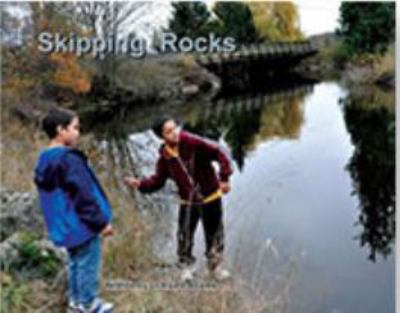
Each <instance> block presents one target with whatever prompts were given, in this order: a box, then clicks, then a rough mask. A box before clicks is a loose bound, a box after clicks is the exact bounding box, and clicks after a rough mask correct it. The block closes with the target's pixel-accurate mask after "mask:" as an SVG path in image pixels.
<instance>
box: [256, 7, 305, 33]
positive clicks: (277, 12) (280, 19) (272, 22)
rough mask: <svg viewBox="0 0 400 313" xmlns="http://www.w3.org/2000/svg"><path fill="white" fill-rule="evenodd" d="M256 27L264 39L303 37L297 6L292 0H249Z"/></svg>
mask: <svg viewBox="0 0 400 313" xmlns="http://www.w3.org/2000/svg"><path fill="white" fill-rule="evenodd" d="M248 6H249V8H250V11H251V13H252V16H253V21H254V25H255V28H256V29H257V31H258V33H259V34H260V35H261V36H262V37H263V39H264V40H268V41H277V40H279V41H293V40H299V39H302V38H303V35H302V33H301V31H300V26H299V15H298V11H297V7H296V5H295V4H294V3H292V2H249V4H248Z"/></svg>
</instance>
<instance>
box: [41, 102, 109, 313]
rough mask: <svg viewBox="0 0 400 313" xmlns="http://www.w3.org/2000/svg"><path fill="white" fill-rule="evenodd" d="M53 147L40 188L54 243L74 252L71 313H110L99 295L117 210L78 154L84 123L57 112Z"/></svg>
mask: <svg viewBox="0 0 400 313" xmlns="http://www.w3.org/2000/svg"><path fill="white" fill-rule="evenodd" d="M42 127H43V130H44V131H45V132H46V134H47V135H48V137H49V138H50V144H49V146H48V147H46V148H45V149H43V150H42V151H41V153H40V155H39V158H38V161H37V165H36V168H35V183H36V185H37V188H38V190H39V197H40V204H41V207H42V209H43V213H44V218H45V221H46V225H47V230H48V234H49V237H50V239H51V240H52V241H53V242H54V244H55V245H56V246H60V247H65V248H66V249H67V251H68V302H69V303H68V312H70V313H106V312H107V313H110V312H113V305H112V304H110V303H106V302H104V301H102V300H101V299H100V298H99V297H98V295H97V293H98V288H99V275H100V263H101V235H103V236H108V235H111V234H112V232H113V230H112V227H111V224H110V222H111V207H110V204H109V202H108V200H107V196H106V195H105V193H104V191H103V189H102V187H101V186H100V183H99V181H98V180H97V178H96V176H95V174H94V172H93V171H92V169H91V168H90V166H89V165H88V162H87V159H86V156H85V155H84V154H83V153H82V152H80V151H79V150H77V149H75V147H76V145H77V144H78V139H79V118H78V117H77V115H76V114H75V113H73V112H71V111H67V110H61V109H53V110H51V111H50V112H49V113H48V114H47V116H46V117H45V118H44V120H43V124H42Z"/></svg>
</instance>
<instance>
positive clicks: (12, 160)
mask: <svg viewBox="0 0 400 313" xmlns="http://www.w3.org/2000/svg"><path fill="white" fill-rule="evenodd" d="M2 113H3V115H2V122H3V123H2V141H1V152H2V162H1V173H2V186H3V187H5V188H9V189H13V190H14V189H15V190H19V191H29V192H32V193H35V186H34V184H33V182H32V171H33V168H34V164H35V161H36V157H37V154H38V152H39V151H40V149H42V148H43V147H44V146H45V145H46V144H47V139H46V138H45V137H44V136H43V134H41V133H40V132H39V131H38V129H37V127H36V126H35V125H34V124H30V123H28V122H23V121H21V120H20V119H18V118H16V117H15V115H14V114H12V112H11V111H9V110H8V109H6V110H3V112H2ZM80 147H81V148H82V149H83V150H85V152H86V153H87V154H88V156H89V159H90V161H91V162H92V164H93V166H94V168H95V170H96V172H97V173H98V176H99V179H100V181H101V183H102V184H103V185H104V187H105V189H106V191H107V194H108V196H109V198H110V201H111V203H112V206H113V210H114V222H113V226H114V229H115V234H114V235H113V236H112V237H110V238H107V239H106V240H104V244H103V267H102V287H101V288H102V294H103V295H104V297H105V298H106V299H107V300H110V301H113V302H114V303H115V304H116V306H117V312H120V313H128V312H129V313H136V312H137V313H142V312H174V313H176V312H184V313H203V312H204V313H206V312H280V308H281V307H282V303H281V302H280V301H281V300H280V298H279V297H278V298H276V299H277V300H276V299H267V298H266V297H265V295H264V294H262V293H260V292H255V291H254V290H252V288H251V286H248V285H247V284H246V283H245V282H244V281H241V280H240V278H239V277H238V278H237V279H235V281H233V282H229V283H225V284H216V283H215V282H213V281H211V280H210V281H208V280H207V279H204V281H203V282H209V283H211V285H210V288H208V289H207V288H206V289H202V288H197V289H196V287H195V288H184V289H179V288H178V289H172V290H159V289H157V288H156V289H154V290H146V289H139V290H129V289H127V290H119V291H113V290H109V289H108V288H107V286H106V283H107V281H110V280H119V279H123V280H127V281H136V282H140V283H156V284H157V283H177V282H179V281H178V279H177V277H176V276H172V275H171V274H170V272H168V271H167V272H164V274H163V275H161V276H160V275H158V274H156V275H154V273H155V272H157V269H159V268H161V267H162V266H163V263H162V262H161V261H160V260H158V259H157V257H156V256H155V255H154V253H153V251H152V249H151V244H150V243H151V239H152V235H153V233H154V232H155V231H157V230H156V229H155V228H154V227H155V226H154V225H153V224H152V222H151V221H150V220H148V219H146V218H144V217H143V216H142V215H141V214H140V213H139V212H138V211H137V210H136V208H135V202H134V200H133V198H132V195H131V194H130V192H129V191H128V190H127V189H126V188H125V187H124V186H123V184H122V182H121V180H120V178H121V176H122V175H123V170H122V169H121V168H120V166H119V164H118V160H116V158H115V155H113V154H112V153H110V151H109V149H107V146H106V145H104V142H101V141H99V140H97V139H96V138H94V137H93V136H92V135H90V134H85V135H83V136H82V140H81V144H80ZM19 271H20V269H19V268H14V269H12V271H11V270H6V269H3V272H2V273H1V274H2V275H1V287H2V294H1V302H2V308H1V309H0V312H4V313H5V312H7V313H22V312H37V313H39V312H46V313H47V312H57V313H58V312H64V309H63V305H65V301H66V298H65V290H66V268H65V267H64V266H62V265H61V266H59V268H58V269H57V270H56V273H57V274H56V275H53V276H50V277H40V275H39V276H37V277H35V278H32V277H31V276H27V275H25V274H24V273H23V272H19ZM38 271H39V268H38ZM15 273H18V275H14V274H15Z"/></svg>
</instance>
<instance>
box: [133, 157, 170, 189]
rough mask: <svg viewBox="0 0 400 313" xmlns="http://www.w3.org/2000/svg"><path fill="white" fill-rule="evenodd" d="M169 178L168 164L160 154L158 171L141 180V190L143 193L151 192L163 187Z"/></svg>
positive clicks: (157, 165)
mask: <svg viewBox="0 0 400 313" xmlns="http://www.w3.org/2000/svg"><path fill="white" fill-rule="evenodd" d="M167 178H168V171H167V166H166V164H165V161H164V159H163V158H162V157H161V156H160V157H159V159H158V161H157V164H156V172H155V173H154V174H153V175H151V176H149V177H145V178H142V179H141V180H140V185H139V190H140V191H141V192H143V193H150V192H154V191H157V190H159V189H161V188H162V187H163V186H164V185H165V181H166V180H167Z"/></svg>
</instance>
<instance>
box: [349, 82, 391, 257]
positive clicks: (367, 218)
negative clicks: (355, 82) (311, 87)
mask: <svg viewBox="0 0 400 313" xmlns="http://www.w3.org/2000/svg"><path fill="white" fill-rule="evenodd" d="M342 102H343V111H344V118H345V121H346V126H347V129H348V131H349V133H350V135H351V140H352V143H353V145H354V147H355V150H354V154H353V156H352V157H351V159H350V161H349V163H348V166H347V169H348V170H349V172H350V175H351V178H352V179H353V189H354V191H353V192H354V193H355V194H357V196H358V198H359V202H360V215H359V218H358V223H357V224H358V225H361V226H362V231H361V234H360V235H359V236H358V239H359V240H360V245H361V246H368V247H369V259H370V260H372V261H375V260H376V257H377V254H380V255H382V256H383V257H386V256H387V255H388V254H390V253H391V252H392V246H393V244H394V238H395V117H394V97H393V93H389V94H387V93H385V92H383V91H382V90H379V89H377V88H374V89H369V90H368V91H365V90H364V91H363V95H361V94H360V92H359V90H354V91H353V92H351V93H350V94H349V95H348V96H347V97H346V98H345V99H342Z"/></svg>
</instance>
